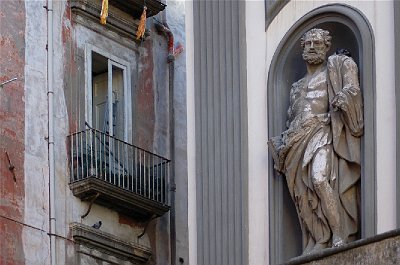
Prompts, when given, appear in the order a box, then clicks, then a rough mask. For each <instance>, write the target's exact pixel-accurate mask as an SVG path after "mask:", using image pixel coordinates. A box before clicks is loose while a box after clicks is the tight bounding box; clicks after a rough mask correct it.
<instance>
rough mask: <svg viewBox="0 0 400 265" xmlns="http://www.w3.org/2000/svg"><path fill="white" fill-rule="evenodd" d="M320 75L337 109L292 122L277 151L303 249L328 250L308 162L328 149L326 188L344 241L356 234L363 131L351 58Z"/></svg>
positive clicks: (340, 58) (332, 61) (339, 59)
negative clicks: (338, 100)
mask: <svg viewBox="0 0 400 265" xmlns="http://www.w3.org/2000/svg"><path fill="white" fill-rule="evenodd" d="M325 73H326V84H327V90H328V98H329V102H332V100H333V98H334V97H335V95H337V94H338V93H339V92H341V93H342V95H343V98H344V102H343V105H342V106H343V107H342V109H341V110H333V109H332V107H330V110H329V112H328V113H327V114H326V115H321V114H319V115H315V116H314V117H311V118H308V119H306V120H304V119H302V121H301V122H300V123H297V124H296V121H295V120H292V121H290V126H289V129H288V130H287V131H285V132H284V133H282V146H280V148H279V149H280V150H279V152H280V158H281V159H282V160H283V161H284V162H283V168H281V171H282V172H283V173H284V174H285V176H286V180H287V184H288V188H289V191H290V194H291V197H292V199H293V201H294V203H295V205H296V209H297V212H298V215H299V219H300V224H301V228H302V233H303V248H306V247H307V248H309V247H310V246H311V247H312V246H313V245H315V244H316V243H321V244H328V245H330V244H331V236H332V232H331V229H330V228H329V224H328V220H327V218H326V217H325V214H324V213H323V209H322V206H321V202H320V198H319V197H318V195H317V194H316V192H315V189H314V186H313V183H312V180H311V174H310V171H311V166H310V164H311V161H312V159H313V156H314V154H315V153H316V151H317V150H318V149H319V148H320V147H323V146H325V147H326V146H331V148H333V152H331V153H332V156H331V174H330V176H329V184H330V185H331V187H332V188H333V190H334V191H335V196H336V197H337V198H339V201H340V203H339V205H338V209H339V216H340V223H341V227H342V231H341V234H342V236H344V239H345V240H346V239H348V238H349V237H350V238H351V236H352V235H353V236H354V235H355V234H356V233H357V232H358V205H357V203H358V199H357V192H358V191H357V186H358V185H357V183H358V180H359V179H360V173H361V170H360V136H361V135H362V134H363V127H364V124H363V106H362V97H361V91H360V87H359V83H358V70H357V66H356V64H355V63H354V61H353V60H352V59H351V58H349V57H347V56H345V55H332V56H330V57H329V58H328V61H327V71H325ZM301 81H302V80H300V81H299V82H301ZM302 82H304V80H303V81H302ZM292 89H293V88H292Z"/></svg>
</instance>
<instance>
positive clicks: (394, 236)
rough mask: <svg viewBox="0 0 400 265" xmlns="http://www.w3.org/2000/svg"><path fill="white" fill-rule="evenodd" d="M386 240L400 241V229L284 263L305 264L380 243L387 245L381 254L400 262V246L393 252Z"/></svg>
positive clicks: (290, 264) (289, 264) (360, 250)
mask: <svg viewBox="0 0 400 265" xmlns="http://www.w3.org/2000/svg"><path fill="white" fill-rule="evenodd" d="M386 240H393V241H394V242H399V241H400V229H395V230H392V231H388V232H385V233H382V234H379V235H376V236H373V237H369V238H364V239H360V240H357V241H354V242H351V243H348V244H345V245H343V246H340V247H336V248H327V249H324V250H321V251H320V252H318V253H314V254H309V255H304V256H300V257H296V258H293V259H291V260H290V261H289V262H287V263H284V265H298V264H305V263H309V262H317V261H318V260H321V261H322V260H323V259H326V258H327V257H330V256H333V255H337V256H338V258H339V255H340V254H341V253H344V252H346V251H350V250H352V249H358V250H357V252H360V253H361V252H365V251H366V252H368V249H365V248H368V246H372V245H378V244H380V245H382V246H381V247H384V246H387V248H385V251H382V252H381V253H380V254H382V255H384V256H385V257H386V258H388V259H394V260H392V262H394V261H397V262H399V261H400V248H398V247H394V248H395V249H397V253H391V252H392V251H391V246H390V245H391V243H390V242H385V241H386ZM399 245H400V244H399ZM362 248H364V251H363V250H362ZM375 254H378V253H371V255H375ZM361 256H362V255H361ZM366 256H367V255H365V257H358V258H359V259H365V260H366V259H368V257H366ZM375 256H376V259H379V258H380V257H379V256H378V255H375ZM338 260H341V263H340V264H344V263H345V262H346V260H344V259H338ZM376 261H377V262H382V263H381V264H398V263H391V262H390V261H388V260H376ZM342 262H343V263H342ZM350 262H355V260H351V261H350ZM365 262H366V261H365ZM369 262H372V263H371V264H378V263H375V262H374V261H373V260H369ZM385 262H389V263H385ZM312 264H314V263H312ZM338 264H339V263H338ZM346 264H347V263H346ZM354 264H355V263H354ZM357 264H370V263H357Z"/></svg>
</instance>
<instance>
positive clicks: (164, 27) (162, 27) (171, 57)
mask: <svg viewBox="0 0 400 265" xmlns="http://www.w3.org/2000/svg"><path fill="white" fill-rule="evenodd" d="M165 20H166V19H165V17H163V24H161V23H156V24H155V26H156V29H157V31H158V32H160V33H164V34H165V35H166V36H167V38H168V57H167V62H168V80H169V82H168V91H169V92H168V94H169V98H168V101H169V132H170V133H169V146H170V159H171V166H170V191H171V193H170V203H171V209H170V214H169V224H170V228H169V232H170V252H171V253H170V254H171V265H175V264H176V228H175V223H176V222H175V191H176V184H175V108H174V74H175V53H174V34H173V33H172V32H171V30H170V29H169V27H168V24H167V22H166V21H165Z"/></svg>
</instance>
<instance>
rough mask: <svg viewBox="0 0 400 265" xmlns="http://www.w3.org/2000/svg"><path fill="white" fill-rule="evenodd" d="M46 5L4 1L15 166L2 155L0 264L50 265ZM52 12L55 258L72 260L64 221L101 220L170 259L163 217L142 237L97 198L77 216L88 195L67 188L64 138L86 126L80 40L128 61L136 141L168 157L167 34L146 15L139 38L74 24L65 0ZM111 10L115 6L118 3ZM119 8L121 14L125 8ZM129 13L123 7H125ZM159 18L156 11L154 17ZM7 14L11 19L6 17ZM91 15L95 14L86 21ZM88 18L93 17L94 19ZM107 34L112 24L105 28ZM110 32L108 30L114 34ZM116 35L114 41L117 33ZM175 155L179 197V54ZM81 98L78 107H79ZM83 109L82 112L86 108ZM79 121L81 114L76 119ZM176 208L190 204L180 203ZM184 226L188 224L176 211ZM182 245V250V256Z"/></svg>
mask: <svg viewBox="0 0 400 265" xmlns="http://www.w3.org/2000/svg"><path fill="white" fill-rule="evenodd" d="M46 4H47V1H45V0H38V1H1V2H0V24H1V28H0V32H1V34H0V58H1V61H0V82H2V81H5V80H8V79H11V78H13V77H17V78H18V81H16V82H13V83H10V84H9V85H7V86H5V87H4V89H2V90H0V125H1V127H0V141H1V142H0V154H4V153H5V152H6V151H7V152H8V154H9V156H10V159H11V162H12V164H13V165H14V166H15V170H14V172H15V176H16V180H15V181H14V179H13V175H12V173H11V172H10V171H9V170H8V161H7V160H6V158H5V157H3V155H1V163H0V175H1V178H0V191H1V193H0V235H1V237H2V238H3V240H2V241H1V242H0V263H1V264H3V263H4V264H49V263H50V246H49V242H50V241H49V235H48V231H49V169H48V141H47V137H48V103H47V102H48V99H47V89H48V87H47V70H48V69H47V67H48V66H47V55H48V54H47V50H46V49H47V41H48V40H47V28H48V25H47V10H46V8H44V7H45V6H46ZM53 4H54V7H53V13H54V15H53V17H54V24H53V28H54V34H53V45H54V52H53V56H54V68H53V76H54V83H53V89H54V111H55V112H54V135H55V177H56V187H55V194H56V199H55V201H54V202H53V203H54V204H55V209H56V211H55V216H56V229H55V234H56V235H57V236H56V251H57V252H56V253H57V254H56V258H57V263H58V264H73V263H74V262H76V255H75V248H74V243H73V240H72V237H71V231H70V227H69V226H70V224H71V223H72V222H78V223H82V224H86V225H89V226H91V225H92V224H94V223H95V222H97V221H99V220H102V221H103V225H102V227H101V230H102V231H104V232H107V233H109V234H112V235H114V236H116V237H119V238H120V239H121V240H124V241H127V242H134V243H137V244H141V245H144V246H148V247H151V249H152V252H153V255H152V257H151V260H150V263H149V264H167V263H169V262H170V261H169V259H170V243H169V229H170V227H169V216H168V214H167V215H165V216H163V217H162V218H160V219H157V220H155V221H152V222H151V223H150V225H149V228H148V230H147V233H146V234H145V235H144V237H142V238H141V239H138V238H137V236H138V235H139V234H140V233H141V232H142V231H143V229H144V227H145V223H143V222H139V221H137V220H134V219H132V218H130V217H126V216H124V215H121V214H118V213H117V212H115V211H112V210H110V209H108V208H105V207H103V206H99V205H97V204H94V205H93V207H92V209H91V212H90V214H89V215H88V216H87V217H86V218H84V219H82V218H81V215H82V214H83V213H85V212H86V210H87V208H88V205H89V203H88V202H82V201H80V200H79V199H77V198H76V197H74V196H73V195H72V192H71V191H70V189H69V186H68V183H69V168H68V156H67V154H68V153H67V141H66V138H67V136H68V135H69V134H70V133H71V132H75V131H77V130H79V129H83V128H84V121H85V117H84V104H85V101H84V89H85V76H84V74H85V69H84V66H85V56H84V49H85V45H86V44H92V45H95V46H96V47H98V48H100V49H102V50H105V51H107V52H109V53H110V54H113V55H115V56H117V57H119V58H121V59H123V60H125V61H127V62H129V63H130V70H131V72H130V73H129V75H130V77H131V81H132V124H133V132H132V136H133V137H132V139H131V141H132V143H133V144H135V145H137V146H139V147H142V148H144V149H147V150H149V151H151V152H155V153H157V154H159V155H161V156H165V157H167V158H170V157H169V156H170V151H169V150H170V149H169V148H170V147H169V138H168V137H169V120H168V119H169V113H168V108H169V104H170V102H168V63H167V55H168V51H167V40H166V38H165V36H163V35H161V34H159V33H158V32H157V31H156V29H155V26H154V24H155V23H157V22H155V21H154V20H153V19H151V18H150V19H148V21H147V29H148V31H149V36H148V37H147V38H146V39H145V41H143V42H140V43H137V42H134V40H133V36H132V38H131V39H128V38H125V39H122V41H121V39H119V38H120V36H118V35H115V34H114V35H113V34H112V33H111V34H108V36H105V35H104V34H102V33H104V32H103V31H104V29H102V27H101V26H100V24H99V23H95V24H96V25H95V26H94V27H97V30H95V31H92V30H89V29H88V28H87V27H85V26H83V25H82V24H79V23H76V22H75V21H74V19H73V16H74V14H72V13H71V9H70V6H69V4H70V3H69V1H66V0H64V1H54V2H53ZM171 6H175V7H173V8H174V9H175V13H174V14H176V15H177V14H179V12H181V11H182V6H183V5H182V3H181V4H177V3H172V4H171ZM114 11H115V10H114ZM121 15H122V14H121ZM124 17H125V19H130V18H129V16H124ZM159 19H160V20H161V17H160V18H159ZM183 19H184V16H181V17H179V16H177V17H176V19H175V16H172V17H171V22H172V23H171V25H172V26H171V27H172V28H173V30H174V33H176V34H177V39H178V40H179V41H180V42H182V43H183V42H184V37H183V32H184V26H183ZM11 21H12V22H11ZM90 23H94V22H90ZM92 26H93V25H92ZM108 33H109V32H108ZM110 36H111V37H110ZM114 40H117V41H114ZM176 65H177V67H176V68H179V71H180V72H179V73H180V74H177V75H176V83H177V89H176V95H175V98H176V102H175V104H176V106H177V112H176V115H177V119H178V122H177V123H176V127H177V128H178V129H177V130H176V139H177V150H178V151H177V154H178V155H177V157H179V159H180V167H179V170H178V172H179V173H178V175H179V177H180V180H182V181H183V182H182V183H183V185H180V186H179V189H182V190H181V193H180V194H181V196H182V197H181V198H184V197H185V196H186V194H187V193H186V191H185V188H186V184H185V177H184V176H185V165H186V164H185V157H186V153H185V145H186V142H185V141H186V131H185V128H186V125H185V120H184V119H185V118H184V117H185V108H186V105H185V104H186V103H185V86H184V80H185V74H184V67H185V66H184V60H183V59H178V60H177V62H176ZM78 105H80V107H82V109H77V108H76V106H78ZM82 114H83V116H82ZM78 121H80V122H78ZM179 205H180V211H181V213H183V214H185V211H186V204H185V202H184V201H181V200H180V202H179ZM179 222H180V223H179V225H180V227H183V226H181V225H183V224H184V223H186V221H185V218H184V217H183V219H180V220H179ZM185 231H186V230H185V228H180V230H179V238H180V241H179V242H180V246H181V247H184V246H185V245H187V243H186V242H185V241H184V239H185V237H186V234H185ZM185 255H186V254H185V253H183V254H181V255H180V256H183V257H185V258H186V256H185Z"/></svg>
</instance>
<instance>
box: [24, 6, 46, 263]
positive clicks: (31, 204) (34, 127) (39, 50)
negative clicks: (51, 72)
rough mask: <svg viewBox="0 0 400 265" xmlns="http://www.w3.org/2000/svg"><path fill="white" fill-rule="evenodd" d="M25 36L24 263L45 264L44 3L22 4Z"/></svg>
mask: <svg viewBox="0 0 400 265" xmlns="http://www.w3.org/2000/svg"><path fill="white" fill-rule="evenodd" d="M24 2H25V8H26V33H25V41H26V47H25V58H26V63H25V109H26V115H25V148H26V150H25V165H24V167H25V201H26V204H25V216H24V220H25V223H27V224H29V225H30V226H31V227H35V228H36V229H32V228H31V227H25V228H24V231H23V244H24V251H25V263H26V264H39V263H42V264H49V263H50V252H49V237H48V235H47V231H48V227H49V226H48V224H49V222H48V219H49V215H48V214H49V199H48V198H49V195H48V190H49V186H48V182H49V177H48V176H49V174H48V156H47V155H48V152H47V144H48V142H47V140H46V139H47V136H48V131H47V118H48V116H47V105H48V104H47V50H46V45H47V36H46V34H47V30H46V29H47V21H46V18H47V12H46V9H45V8H44V7H43V6H46V1H44V0H43V1H24Z"/></svg>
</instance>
